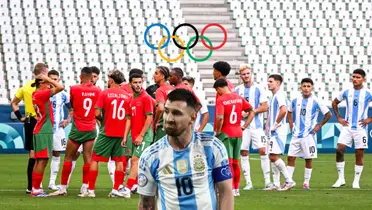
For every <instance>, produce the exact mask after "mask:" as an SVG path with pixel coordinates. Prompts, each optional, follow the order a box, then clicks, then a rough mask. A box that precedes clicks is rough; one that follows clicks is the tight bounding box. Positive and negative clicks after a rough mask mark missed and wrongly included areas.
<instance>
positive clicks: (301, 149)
mask: <svg viewBox="0 0 372 210" xmlns="http://www.w3.org/2000/svg"><path fill="white" fill-rule="evenodd" d="M288 156H292V157H301V158H305V159H313V158H317V157H318V150H317V148H316V140H315V138H314V136H313V135H312V134H309V135H307V136H306V137H304V138H297V137H292V139H291V143H290V144H289V150H288Z"/></svg>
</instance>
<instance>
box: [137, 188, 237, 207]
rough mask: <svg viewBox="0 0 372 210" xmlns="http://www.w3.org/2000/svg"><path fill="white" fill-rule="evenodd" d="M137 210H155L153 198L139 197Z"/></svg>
mask: <svg viewBox="0 0 372 210" xmlns="http://www.w3.org/2000/svg"><path fill="white" fill-rule="evenodd" d="M230 185H231V184H230ZM138 210H155V196H145V195H140V201H139V203H138Z"/></svg>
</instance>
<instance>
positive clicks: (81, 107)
mask: <svg viewBox="0 0 372 210" xmlns="http://www.w3.org/2000/svg"><path fill="white" fill-rule="evenodd" d="M91 79H92V69H91V68H89V67H84V68H82V69H81V73H80V81H81V84H80V85H74V86H72V87H71V88H70V103H71V106H72V109H73V110H74V111H73V119H72V126H71V131H70V134H69V136H68V138H69V140H68V142H67V147H66V154H65V159H64V163H63V168H62V175H61V185H60V187H59V190H57V191H56V192H54V193H51V194H49V195H50V196H60V195H67V190H66V188H67V182H68V179H69V176H70V173H71V170H72V160H73V158H74V157H75V154H76V152H77V150H78V148H79V147H80V145H81V144H82V145H83V155H84V166H83V185H82V187H81V189H80V192H81V193H82V192H86V191H87V190H88V178H89V169H90V164H91V159H92V148H93V143H94V140H95V138H96V137H97V130H96V117H95V113H94V108H93V106H94V105H95V104H96V102H97V100H98V97H99V94H100V92H101V89H100V88H98V87H95V86H93V84H92V83H91Z"/></svg>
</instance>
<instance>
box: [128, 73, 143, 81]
mask: <svg viewBox="0 0 372 210" xmlns="http://www.w3.org/2000/svg"><path fill="white" fill-rule="evenodd" d="M134 78H141V79H142V75H140V74H137V73H134V74H132V75H130V77H129V82H132V80H133V79H134Z"/></svg>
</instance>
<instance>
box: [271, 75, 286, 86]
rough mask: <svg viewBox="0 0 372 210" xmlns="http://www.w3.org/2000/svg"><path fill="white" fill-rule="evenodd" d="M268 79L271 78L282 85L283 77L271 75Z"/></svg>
mask: <svg viewBox="0 0 372 210" xmlns="http://www.w3.org/2000/svg"><path fill="white" fill-rule="evenodd" d="M270 78H273V79H274V80H275V81H279V82H280V84H282V83H283V77H282V76H281V75H279V74H272V75H270V76H269V79H270Z"/></svg>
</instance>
